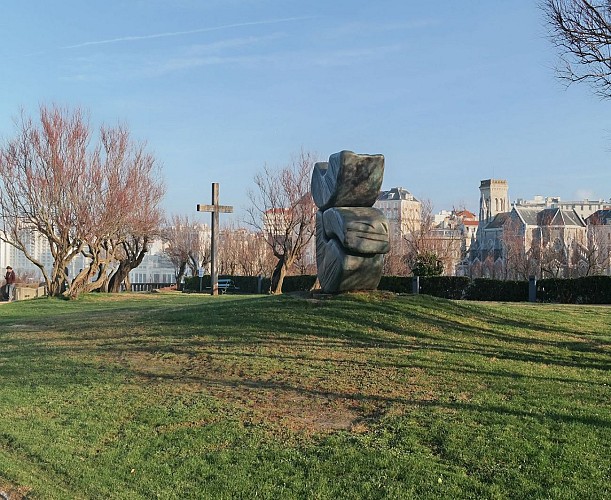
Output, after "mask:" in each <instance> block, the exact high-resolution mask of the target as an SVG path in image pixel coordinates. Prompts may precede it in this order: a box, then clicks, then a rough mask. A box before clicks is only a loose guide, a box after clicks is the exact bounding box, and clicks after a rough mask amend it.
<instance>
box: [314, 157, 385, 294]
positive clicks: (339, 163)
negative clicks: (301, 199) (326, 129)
mask: <svg viewBox="0 0 611 500" xmlns="http://www.w3.org/2000/svg"><path fill="white" fill-rule="evenodd" d="M383 176H384V156H382V155H361V154H355V153H353V152H351V151H341V152H339V153H335V154H333V155H331V156H330V157H329V161H328V162H319V163H316V165H314V171H313V172H312V197H313V198H314V203H316V206H317V207H318V212H317V213H316V264H317V267H318V281H319V282H320V286H321V288H322V291H323V292H324V293H336V292H344V291H348V290H374V289H375V288H376V287H377V286H378V283H379V282H380V278H381V277H382V264H383V258H384V255H383V254H385V253H387V252H388V250H389V240H388V220H387V219H386V217H385V216H384V214H382V212H380V211H379V210H378V209H377V208H373V204H374V203H375V201H376V199H377V198H378V194H379V192H380V188H381V187H382V178H383Z"/></svg>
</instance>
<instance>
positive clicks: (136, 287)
mask: <svg viewBox="0 0 611 500" xmlns="http://www.w3.org/2000/svg"><path fill="white" fill-rule="evenodd" d="M175 285H176V283H132V284H131V288H130V291H132V292H152V291H153V290H159V289H160V288H168V287H170V286H175Z"/></svg>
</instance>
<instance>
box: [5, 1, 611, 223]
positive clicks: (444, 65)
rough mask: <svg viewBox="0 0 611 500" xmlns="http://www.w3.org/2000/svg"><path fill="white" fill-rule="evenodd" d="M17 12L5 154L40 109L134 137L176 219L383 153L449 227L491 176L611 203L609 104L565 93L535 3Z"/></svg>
mask: <svg viewBox="0 0 611 500" xmlns="http://www.w3.org/2000/svg"><path fill="white" fill-rule="evenodd" d="M7 3H10V4H11V5H9V6H7V5H3V6H2V7H0V37H1V43H0V58H1V60H2V63H3V64H2V72H1V73H0V139H3V138H6V137H9V136H11V135H12V134H13V130H14V128H13V118H14V117H15V116H16V115H17V114H18V112H19V110H20V109H21V108H24V109H25V110H26V111H28V112H33V113H34V112H36V110H37V108H38V105H39V104H40V103H52V102H54V103H58V104H61V105H68V106H80V107H83V108H86V109H88V110H89V111H90V113H91V118H92V123H94V124H100V123H109V124H113V123H117V122H118V121H119V122H121V123H126V124H128V125H129V126H130V128H131V130H132V132H133V134H134V136H135V137H136V138H138V139H142V140H146V141H147V142H148V144H149V147H150V149H151V150H152V151H153V152H154V153H155V154H156V156H157V157H158V158H159V160H160V161H161V163H162V164H163V171H164V178H165V182H166V184H167V187H168V190H167V196H166V200H165V207H166V209H167V211H168V212H170V213H180V214H191V215H193V216H197V213H196V212H195V207H196V205H197V204H198V203H209V202H210V184H211V183H212V182H220V184H221V187H220V192H221V202H222V203H223V204H231V205H234V206H235V208H236V210H237V211H238V213H241V212H242V211H243V209H244V208H245V207H246V206H247V205H248V200H247V198H246V192H247V191H248V190H249V189H252V188H253V176H254V175H255V173H257V172H258V171H260V170H261V169H262V168H263V166H264V165H265V164H268V165H270V166H272V167H276V166H282V165H285V164H286V163H288V162H289V161H290V159H291V157H292V156H294V155H295V154H296V153H298V152H299V151H300V150H301V149H304V150H307V151H312V152H315V153H316V155H317V157H319V158H320V159H321V160H326V159H327V158H328V156H329V155H330V154H331V153H334V152H336V151H340V150H342V149H350V150H353V151H355V152H360V153H382V154H384V155H385V157H386V171H385V179H384V187H385V188H390V187H394V186H402V187H404V188H406V189H408V190H410V191H411V192H412V193H414V195H416V197H418V198H421V199H430V200H431V201H433V203H434V206H435V209H436V210H440V209H444V208H445V209H451V208H452V207H461V206H466V207H467V208H470V209H472V210H476V209H477V205H478V199H479V191H478V186H479V181H480V180H481V179H486V178H490V177H494V178H502V179H507V180H508V181H509V188H510V197H511V198H512V199H515V198H518V197H522V198H532V197H533V196H534V195H535V194H542V195H549V196H551V195H559V196H561V197H562V198H563V199H575V198H583V197H590V198H594V199H598V198H605V199H609V197H611V168H610V165H611V101H601V100H600V99H599V98H597V97H595V96H594V95H593V94H592V93H591V91H590V89H589V87H588V86H587V85H573V86H571V87H569V88H566V87H565V85H564V84H563V83H561V82H559V81H558V80H556V78H555V75H554V65H555V63H556V60H557V59H556V53H555V51H554V49H553V47H552V46H551V44H550V42H549V41H548V40H547V39H546V30H545V24H544V19H543V15H542V13H541V11H540V10H539V9H538V7H537V1H536V0H532V1H529V0H512V1H511V2H501V1H497V0H485V1H484V0H482V1H477V0H463V1H460V2H459V1H456V0H437V1H435V2H421V1H412V0H378V1H376V2H372V1H369V0H368V1H364V0H363V1H362V0H353V1H348V0H333V1H328V0H325V1H322V0H311V1H308V2H305V1H296V0H208V1H203V0H202V1H195V0H176V1H162V0H147V1H138V0H131V1H127V0H125V1H119V0H105V1H104V2H83V1H80V0H79V1H75V0H62V1H61V2H47V1H44V2H43V1H37V0H31V1H28V2H6V3H5V4H7ZM207 218H208V216H205V218H204V220H207Z"/></svg>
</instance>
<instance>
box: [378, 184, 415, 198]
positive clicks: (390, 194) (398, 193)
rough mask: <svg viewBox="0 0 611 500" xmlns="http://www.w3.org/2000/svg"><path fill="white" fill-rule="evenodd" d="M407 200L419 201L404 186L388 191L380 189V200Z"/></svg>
mask: <svg viewBox="0 0 611 500" xmlns="http://www.w3.org/2000/svg"><path fill="white" fill-rule="evenodd" d="M391 200H407V201H418V200H417V199H416V198H415V197H414V195H413V194H412V193H410V192H409V191H408V190H407V189H403V188H402V187H394V188H392V189H389V190H388V191H380V194H379V195H378V201H391Z"/></svg>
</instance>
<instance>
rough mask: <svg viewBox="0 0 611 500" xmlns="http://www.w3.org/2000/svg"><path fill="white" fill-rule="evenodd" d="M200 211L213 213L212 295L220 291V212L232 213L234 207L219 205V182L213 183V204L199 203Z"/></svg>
mask: <svg viewBox="0 0 611 500" xmlns="http://www.w3.org/2000/svg"><path fill="white" fill-rule="evenodd" d="M197 211H198V212H211V215H212V238H211V243H210V280H211V291H210V294H211V295H218V293H219V276H218V271H217V263H218V238H219V214H220V213H232V212H233V207H231V206H229V205H219V183H218V182H213V183H212V205H197Z"/></svg>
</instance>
